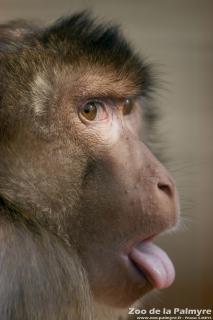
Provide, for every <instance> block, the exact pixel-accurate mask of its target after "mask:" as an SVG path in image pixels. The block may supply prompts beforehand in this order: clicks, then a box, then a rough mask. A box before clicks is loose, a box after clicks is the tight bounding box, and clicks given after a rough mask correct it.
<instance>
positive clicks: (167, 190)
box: [157, 182, 173, 197]
mask: <svg viewBox="0 0 213 320" xmlns="http://www.w3.org/2000/svg"><path fill="white" fill-rule="evenodd" d="M157 186H158V189H160V190H161V191H162V192H164V193H166V194H167V196H169V197H172V195H173V191H172V186H171V185H170V184H167V183H163V182H158V184H157Z"/></svg>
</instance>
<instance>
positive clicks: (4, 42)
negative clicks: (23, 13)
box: [0, 20, 38, 52]
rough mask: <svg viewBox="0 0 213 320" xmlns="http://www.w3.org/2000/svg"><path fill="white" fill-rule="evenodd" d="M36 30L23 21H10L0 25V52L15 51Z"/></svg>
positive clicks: (33, 26)
mask: <svg viewBox="0 0 213 320" xmlns="http://www.w3.org/2000/svg"><path fill="white" fill-rule="evenodd" d="M37 30H38V28H37V27H36V26H35V25H33V24H30V23H28V22H26V21H24V20H15V21H11V22H9V23H8V24H2V25H0V52H7V51H16V50H17V49H18V48H20V47H22V46H23V44H24V43H25V42H27V40H28V41H29V36H30V35H32V33H34V32H35V31H37Z"/></svg>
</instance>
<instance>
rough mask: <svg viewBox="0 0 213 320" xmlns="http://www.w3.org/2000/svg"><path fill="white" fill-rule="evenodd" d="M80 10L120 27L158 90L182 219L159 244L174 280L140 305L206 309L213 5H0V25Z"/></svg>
mask: <svg viewBox="0 0 213 320" xmlns="http://www.w3.org/2000/svg"><path fill="white" fill-rule="evenodd" d="M86 8H90V9H92V10H93V12H94V13H95V14H97V15H98V16H100V17H103V18H106V20H107V19H108V20H111V21H114V22H116V23H118V24H121V25H122V28H123V30H124V32H125V34H126V35H127V36H128V38H129V39H130V40H131V41H132V43H133V44H134V46H135V47H136V48H137V49H138V50H139V51H140V52H141V53H142V55H144V56H145V57H147V58H148V60H149V61H151V62H153V63H154V64H155V65H156V70H157V71H158V73H159V75H160V78H161V79H162V87H163V88H164V89H162V90H160V91H159V94H157V95H156V100H157V104H158V105H160V106H161V107H162V112H163V120H162V121H161V123H160V130H161V133H162V136H163V140H164V146H166V152H167V155H168V156H169V158H170V159H171V161H170V163H169V167H170V171H171V172H172V173H173V175H174V176H175V178H176V180H177V184H178V187H179V190H180V194H181V202H182V217H183V218H182V220H183V221H182V223H181V228H180V230H179V232H176V233H174V234H171V235H167V236H163V237H161V239H159V241H158V242H159V243H161V245H162V247H163V248H165V249H166V250H167V252H168V253H169V255H170V256H171V257H172V259H173V261H174V264H175V266H176V272H177V277H176V281H175V283H174V285H173V286H172V287H171V288H170V289H167V290H164V291H162V292H160V294H157V295H154V296H153V297H152V299H150V301H149V299H148V301H147V306H156V307H168V308H169V307H174V306H175V307H193V308H204V307H208V308H210V307H212V308H213V249H212V248H213V190H212V189H213V17H212V14H213V1H212V0H202V1H201V0H185V1H184V0H158V1H157V0H149V1H148V0H117V1H115V0H107V1H105V0H90V1H89V0H75V1H74V0H45V1H44V0H0V23H2V22H5V21H7V20H9V19H14V18H28V19H36V20H41V21H45V22H50V21H53V20H54V19H56V18H57V17H59V16H60V15H63V14H68V13H73V12H75V11H76V10H81V9H86Z"/></svg>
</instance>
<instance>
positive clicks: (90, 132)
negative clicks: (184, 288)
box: [0, 14, 179, 307]
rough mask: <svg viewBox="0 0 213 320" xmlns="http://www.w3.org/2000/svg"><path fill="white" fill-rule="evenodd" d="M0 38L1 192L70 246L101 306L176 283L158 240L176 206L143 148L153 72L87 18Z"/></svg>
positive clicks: (19, 28)
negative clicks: (156, 240) (145, 119)
mask: <svg viewBox="0 0 213 320" xmlns="http://www.w3.org/2000/svg"><path fill="white" fill-rule="evenodd" d="M0 34H1V41H0V76H1V83H0V86H1V94H0V148H1V155H0V194H1V196H2V197H4V198H5V199H7V200H8V201H9V202H10V203H12V204H14V206H15V207H16V208H18V211H19V212H20V213H24V215H25V216H27V218H28V219H30V220H31V221H34V222H35V223H39V224H40V225H41V226H42V227H44V228H45V229H46V230H48V232H50V233H54V234H56V235H57V237H58V238H60V239H62V240H63V241H64V245H65V246H67V247H72V248H74V250H75V252H76V253H77V255H78V257H79V260H80V261H81V264H82V266H83V268H84V270H85V272H86V274H87V278H88V281H89V285H90V289H91V293H92V295H93V297H94V299H95V300H96V301H98V302H99V303H101V304H106V305H111V306H114V307H126V306H128V305H130V304H132V303H133V302H134V301H136V300H137V299H138V298H140V297H142V296H143V295H144V294H145V293H146V292H147V291H149V290H151V289H152V288H166V287H168V286H170V285H171V283H172V282H173V280H174V267H173V265H172V262H171V261H170V259H169V258H168V256H167V255H166V253H165V252H164V251H163V250H161V249H160V248H159V247H157V246H156V245H154V244H153V242H152V241H153V239H154V238H155V237H156V236H157V235H158V234H160V233H161V232H163V231H164V230H166V229H168V228H171V227H173V226H174V225H175V224H176V222H177V219H178V214H179V203H178V195H177V191H176V187H175V183H174V181H173V179H172V177H171V176H170V174H169V173H168V172H167V170H166V169H165V168H164V166H163V165H162V164H161V163H160V162H159V161H158V160H157V159H156V158H155V156H154V155H153V154H152V152H151V151H150V150H149V148H148V147H147V146H146V144H145V143H146V140H145V138H146V132H144V128H145V127H147V126H148V125H145V124H144V121H143V120H144V118H145V117H146V116H145V111H144V110H145V105H146V100H147V99H149V97H150V96H151V93H152V90H153V87H152V83H153V79H152V78H153V77H152V72H151V69H150V67H149V66H148V65H147V64H145V63H144V62H143V60H142V59H141V58H140V57H139V56H138V55H137V54H136V53H135V52H134V51H133V49H132V48H131V47H130V46H129V44H128V42H127V41H126V40H125V39H124V38H123V36H122V35H121V33H120V31H119V30H118V29H117V28H116V27H114V26H108V25H98V24H97V23H96V22H94V21H93V20H92V19H91V18H90V17H88V16H87V15H85V14H76V15H73V16H71V17H68V18H65V19H62V20H59V21H57V22H56V23H55V24H53V25H51V26H50V27H46V28H41V27H32V28H31V27H29V25H25V24H20V25H19V24H17V25H16V24H12V25H11V26H7V27H6V26H5V27H4V28H3V27H2V29H1V33H0ZM146 112H147V111H146ZM148 112H150V113H151V112H152V110H149V111H148Z"/></svg>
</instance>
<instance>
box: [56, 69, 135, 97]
mask: <svg viewBox="0 0 213 320" xmlns="http://www.w3.org/2000/svg"><path fill="white" fill-rule="evenodd" d="M54 78H55V86H56V87H57V88H61V93H62V94H64V97H68V99H69V97H70V99H73V98H91V97H115V98H123V97H128V96H136V95H140V94H141V88H140V87H138V85H137V82H136V79H134V76H131V75H128V74H121V73H120V74H118V73H117V72H115V70H113V69H112V68H111V67H101V66H99V65H93V66H90V65H82V66H80V67H72V66H70V67H69V66H66V67H64V68H63V69H62V68H61V67H60V69H58V68H57V67H56V68H54Z"/></svg>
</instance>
